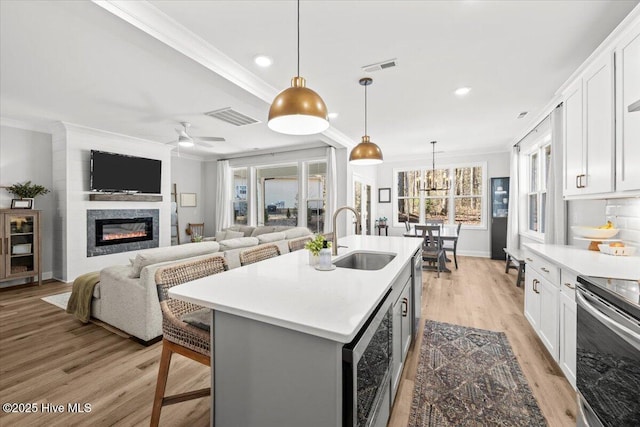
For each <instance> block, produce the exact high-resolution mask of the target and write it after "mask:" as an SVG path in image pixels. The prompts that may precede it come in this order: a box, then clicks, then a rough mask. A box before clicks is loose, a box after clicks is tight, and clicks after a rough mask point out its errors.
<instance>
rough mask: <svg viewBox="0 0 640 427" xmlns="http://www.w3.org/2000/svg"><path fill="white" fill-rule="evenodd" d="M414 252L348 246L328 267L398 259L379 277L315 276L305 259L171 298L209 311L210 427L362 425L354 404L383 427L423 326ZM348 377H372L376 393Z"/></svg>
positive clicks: (355, 241) (289, 259)
mask: <svg viewBox="0 0 640 427" xmlns="http://www.w3.org/2000/svg"><path fill="white" fill-rule="evenodd" d="M420 243H421V242H420V241H419V240H418V239H409V238H403V237H379V236H348V237H345V238H343V239H340V245H341V246H346V247H345V248H342V247H341V248H340V249H339V253H338V256H337V257H334V260H337V259H341V258H343V257H345V256H348V254H349V253H351V252H353V251H372V252H384V253H387V254H394V255H395V256H394V258H393V259H392V260H391V261H390V262H389V263H388V264H387V265H386V266H384V267H383V268H381V269H379V270H375V271H368V270H357V269H351V268H336V269H335V270H333V271H317V270H316V269H315V268H313V267H312V266H310V265H308V254H307V252H306V251H304V250H301V251H297V252H292V253H290V254H285V255H281V256H279V257H276V258H272V259H268V260H265V261H262V262H259V263H255V264H251V265H248V266H245V267H241V268H236V269H233V270H230V271H227V272H224V273H221V274H217V275H213V276H209V277H205V278H202V279H199V280H196V281H193V282H189V283H185V284H183V285H180V286H176V287H174V288H172V289H171V290H170V292H169V295H170V296H171V297H172V298H178V299H182V300H186V301H190V302H193V303H195V304H198V305H201V306H204V307H207V308H210V309H211V310H212V321H213V323H212V324H213V328H212V340H213V341H212V390H213V392H212V395H213V396H214V397H212V402H213V406H212V411H211V425H215V426H216V427H231V426H243V427H252V426H256V427H257V426H260V427H270V426H273V427H287V426H291V427H299V426H306V427H316V426H317V427H329V426H336V427H341V426H350V425H353V426H356V425H363V424H364V420H363V418H362V416H363V415H362V414H360V411H358V410H357V406H359V405H358V403H357V402H358V400H359V402H360V406H363V405H364V406H365V407H367V405H370V407H367V410H366V411H365V412H367V414H365V415H368V416H369V422H368V423H367V425H374V426H384V425H386V423H387V420H388V417H389V412H390V407H391V405H392V404H393V400H394V397H395V392H396V388H397V384H398V379H399V378H400V374H401V372H402V366H403V362H404V358H405V357H406V352H407V350H408V348H409V346H410V344H411V340H412V336H413V335H414V334H415V325H417V323H416V322H414V320H415V318H416V317H419V316H420V313H419V307H420V305H419V304H414V298H415V295H418V298H419V295H420V292H421V287H422V281H421V277H420V273H421V272H420V269H419V268H416V266H417V265H419V256H420V252H419V249H420ZM416 283H417V284H418V285H417V286H416ZM418 288H419V289H418ZM416 307H417V308H416ZM416 310H418V311H416ZM375 325H379V326H376V327H373V326H375ZM387 331H388V333H387ZM362 343H365V344H366V343H370V344H366V345H363V344H362ZM375 346H378V347H377V348H374V347H375ZM365 347H366V348H365ZM363 349H364V350H363ZM368 349H372V351H369V350H368ZM367 353H371V354H367ZM355 357H358V358H360V360H361V361H360V362H359V363H357V365H356V364H353V366H351V367H350V366H349V363H350V362H349V360H352V359H353V358H355ZM385 357H386V358H387V359H386V360H384V359H385ZM354 366H357V368H356V369H353V367H354ZM381 369H383V370H384V372H383V371H381ZM350 375H351V376H350ZM353 375H356V376H367V375H372V376H378V378H382V379H381V380H380V381H379V383H380V384H381V386H379V387H378V388H379V390H378V391H377V392H376V391H375V390H373V391H372V390H371V388H370V387H369V388H367V387H366V386H364V385H363V384H364V383H365V382H369V380H370V378H365V379H366V381H362V380H363V378H360V381H359V382H358V379H357V378H354V377H353ZM362 387H365V388H364V389H363V392H362V393H360V394H358V390H360V388H362ZM357 394H358V395H357ZM356 395H357V396H356ZM374 396H375V397H376V399H375V402H374V403H371V402H367V399H369V400H370V401H373V397H374ZM351 409H353V411H351Z"/></svg>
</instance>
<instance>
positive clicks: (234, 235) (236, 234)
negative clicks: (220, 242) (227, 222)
mask: <svg viewBox="0 0 640 427" xmlns="http://www.w3.org/2000/svg"><path fill="white" fill-rule="evenodd" d="M238 237H244V233H243V232H242V231H233V230H227V234H226V235H225V236H224V240H227V239H237V238H238Z"/></svg>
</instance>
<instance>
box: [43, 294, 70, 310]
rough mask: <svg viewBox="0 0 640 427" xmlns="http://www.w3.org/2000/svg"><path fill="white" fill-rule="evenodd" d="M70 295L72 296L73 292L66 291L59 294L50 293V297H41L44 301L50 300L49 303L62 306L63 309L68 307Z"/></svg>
mask: <svg viewBox="0 0 640 427" xmlns="http://www.w3.org/2000/svg"><path fill="white" fill-rule="evenodd" d="M69 297H71V292H65V293H63V294H57V295H49V296H48V297H43V298H40V299H41V300H42V301H44V302H48V303H49V304H53V305H55V306H56V307H60V308H61V309H63V310H66V309H67V302H69Z"/></svg>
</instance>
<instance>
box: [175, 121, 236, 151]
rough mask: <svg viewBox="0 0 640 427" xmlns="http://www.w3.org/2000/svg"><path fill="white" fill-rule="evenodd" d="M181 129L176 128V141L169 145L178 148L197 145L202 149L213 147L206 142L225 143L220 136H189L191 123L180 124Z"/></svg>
mask: <svg viewBox="0 0 640 427" xmlns="http://www.w3.org/2000/svg"><path fill="white" fill-rule="evenodd" d="M180 124H181V125H182V128H176V133H177V134H178V140H177V141H173V142H170V143H169V144H175V145H179V146H180V147H193V146H194V145H199V146H202V147H210V148H211V147H213V145H212V144H208V143H207V142H220V141H226V140H225V139H224V138H222V137H220V136H193V135H190V134H189V127H191V123H189V122H180Z"/></svg>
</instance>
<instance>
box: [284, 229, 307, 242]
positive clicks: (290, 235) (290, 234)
mask: <svg viewBox="0 0 640 427" xmlns="http://www.w3.org/2000/svg"><path fill="white" fill-rule="evenodd" d="M311 234H313V233H312V232H311V231H309V229H308V228H307V227H294V228H290V229H288V230H286V231H285V232H284V235H285V239H287V240H291V239H297V238H298V237H305V236H309V235H311Z"/></svg>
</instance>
